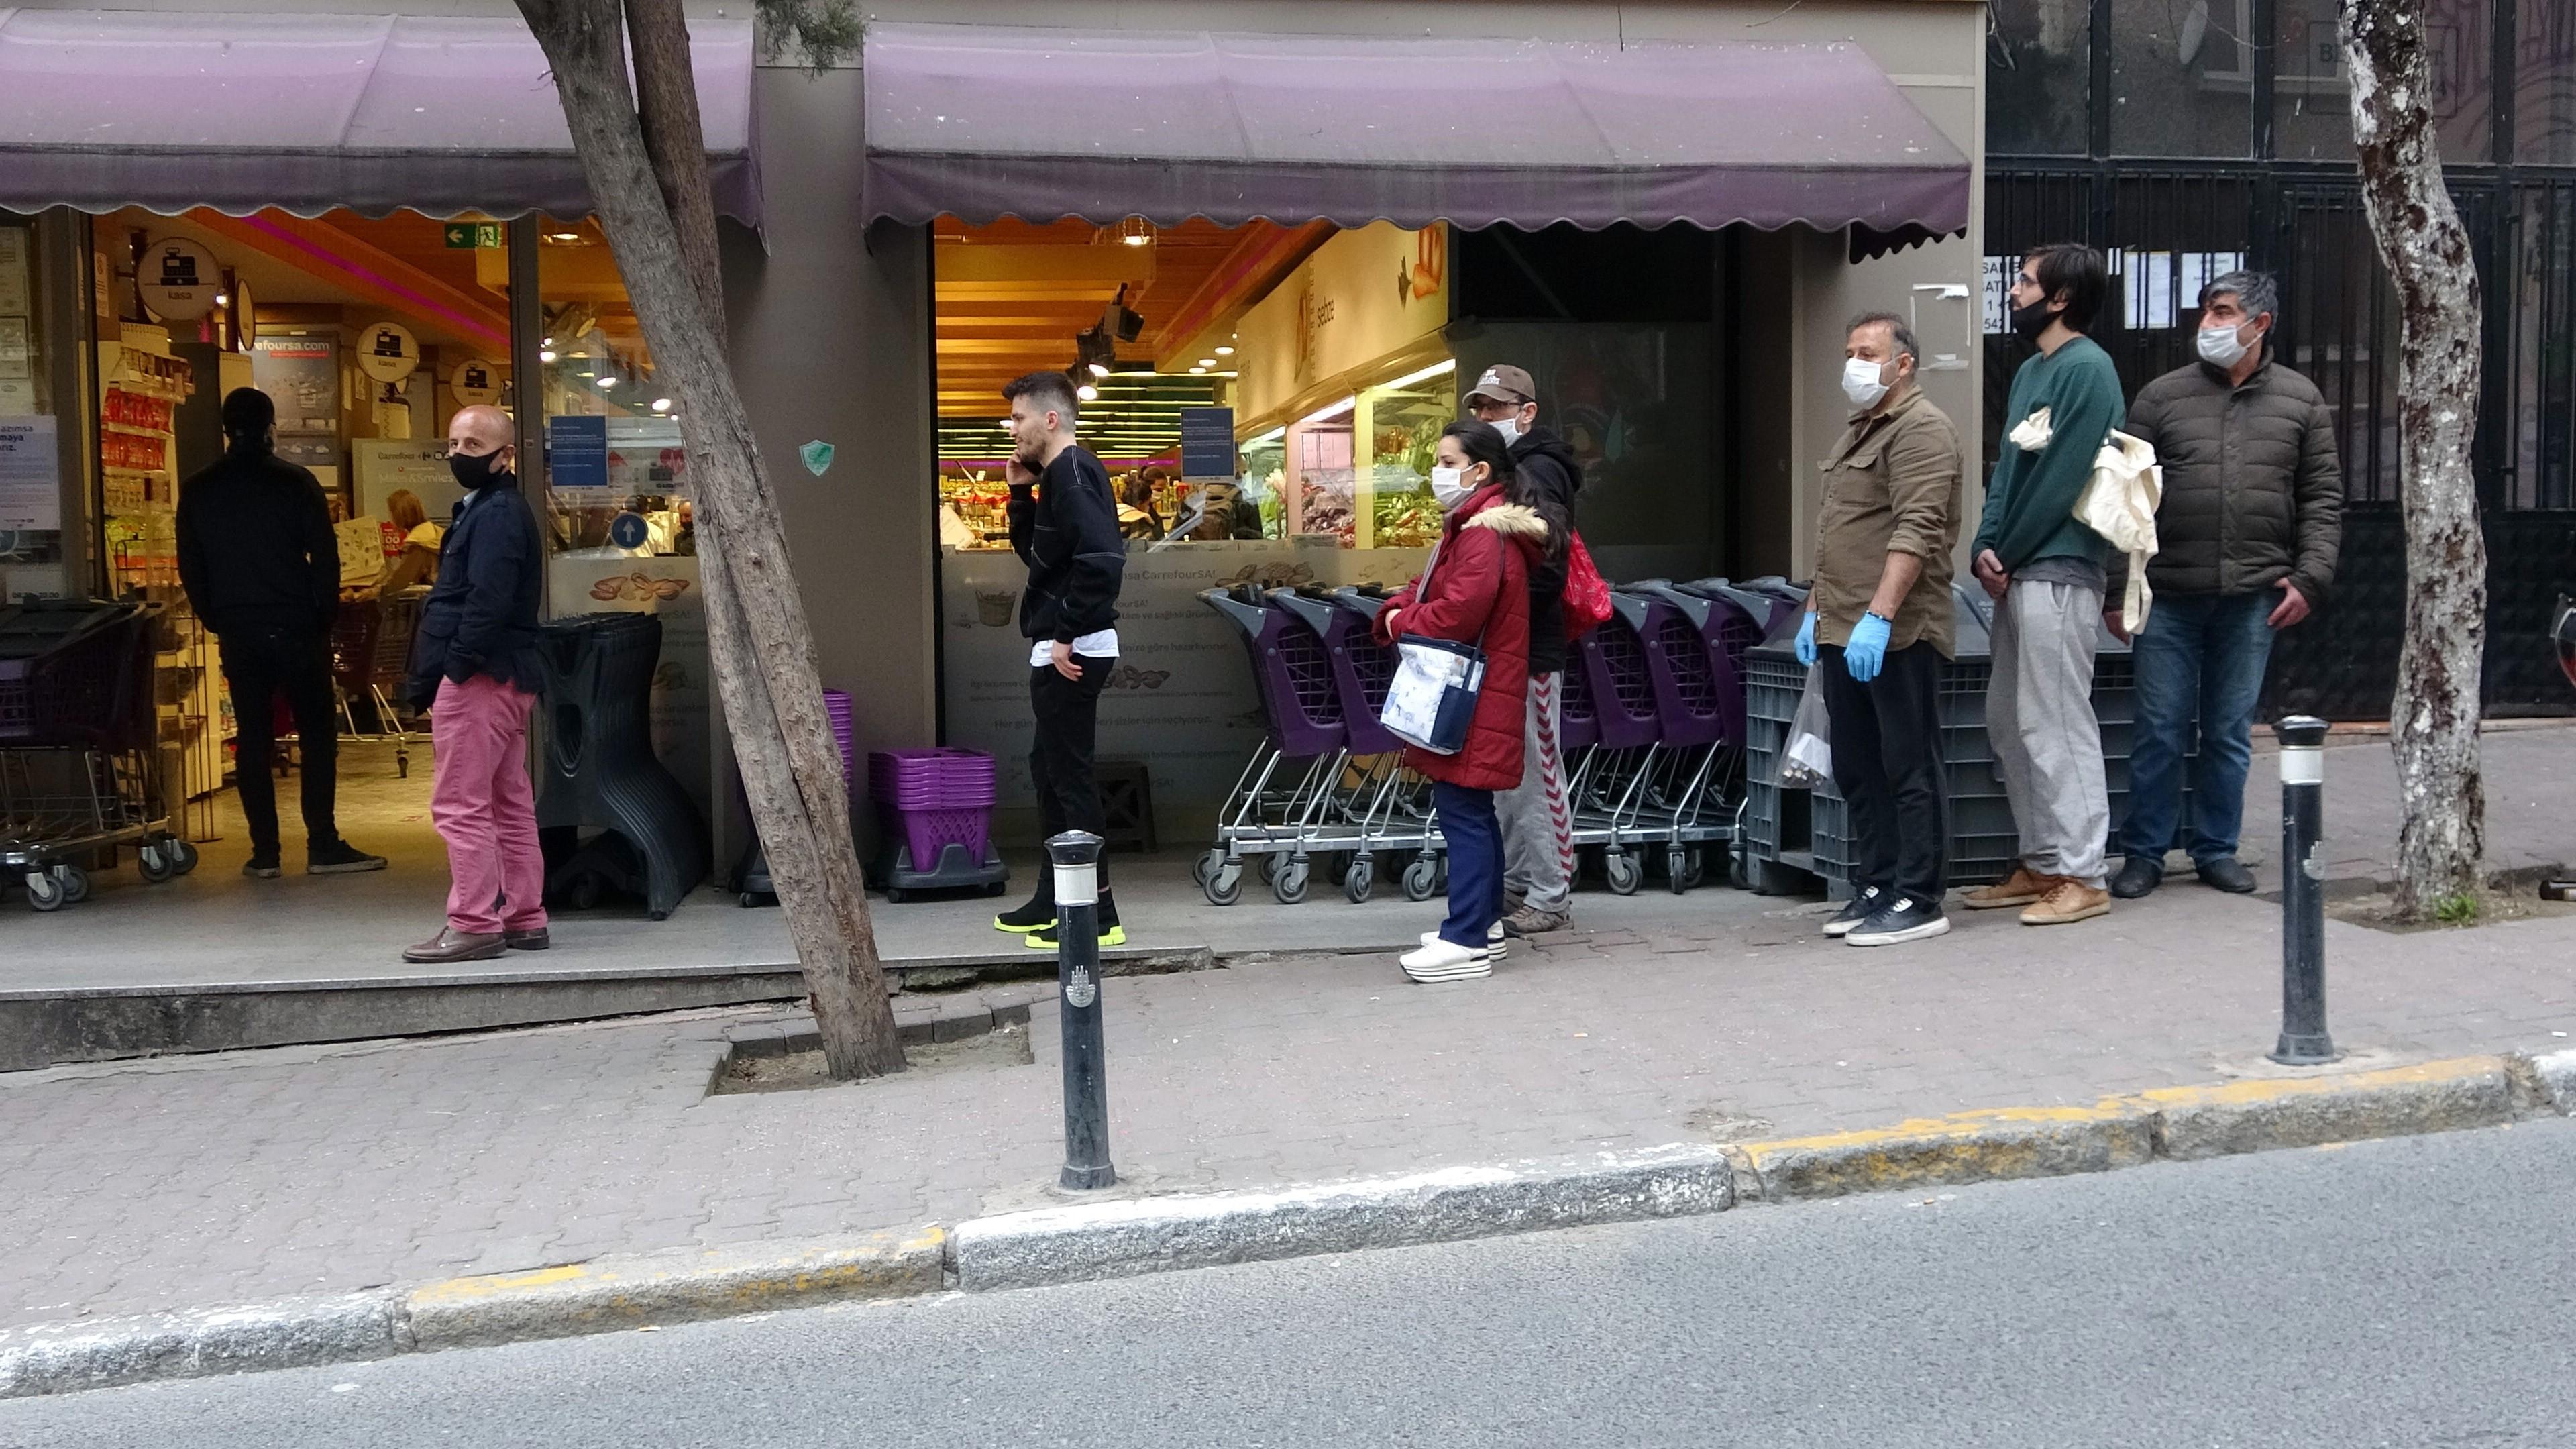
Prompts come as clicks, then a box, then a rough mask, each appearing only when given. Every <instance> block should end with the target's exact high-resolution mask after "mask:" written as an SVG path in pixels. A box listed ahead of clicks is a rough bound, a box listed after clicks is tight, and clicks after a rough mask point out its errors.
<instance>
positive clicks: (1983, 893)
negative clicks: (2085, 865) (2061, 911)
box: [1959, 865, 2058, 911]
mask: <svg viewBox="0 0 2576 1449" xmlns="http://www.w3.org/2000/svg"><path fill="white" fill-rule="evenodd" d="M2057 881H2058V878H2057V877H2056V876H2053V875H2041V874H2040V873H2039V872H2037V871H2035V870H2032V869H2031V868H2030V867H2029V866H2026V865H2016V866H2014V867H2013V873H2012V878H2011V879H2009V880H1999V881H1997V882H1995V883H1994V884H1993V885H1984V886H1979V887H1977V888H1976V889H1975V890H1972V891H1962V892H1960V893H1959V904H1961V905H1963V906H1966V907H1967V908H1968V909H1969V910H1972V911H1991V910H1997V909H1999V908H2001V907H2004V906H2026V905H2029V904H2030V903H2031V902H2033V901H2037V900H2044V899H2046V898H2047V896H2048V893H2049V892H2050V891H2053V890H2055V889H2057Z"/></svg>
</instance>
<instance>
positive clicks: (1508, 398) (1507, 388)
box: [1467, 363, 1538, 407]
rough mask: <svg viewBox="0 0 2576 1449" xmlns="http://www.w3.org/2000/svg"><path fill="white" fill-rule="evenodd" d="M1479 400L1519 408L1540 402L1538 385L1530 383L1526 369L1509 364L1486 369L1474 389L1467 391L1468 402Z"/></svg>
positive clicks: (1500, 364) (1497, 364) (1498, 364)
mask: <svg viewBox="0 0 2576 1449" xmlns="http://www.w3.org/2000/svg"><path fill="white" fill-rule="evenodd" d="M1478 398H1484V399H1485V400H1487V401H1489V402H1499V403H1510V404H1511V405H1512V406H1514V407H1518V406H1520V405H1521V404H1522V403H1525V402H1535V401H1537V400H1538V384H1537V383H1535V382H1532V381H1530V375H1529V373H1528V371H1527V370H1526V369H1523V368H1518V367H1514V366H1512V365H1510V364H1509V363H1496V364H1495V365H1493V366H1492V367H1489V368H1486V369H1485V371H1484V372H1483V374H1482V375H1480V376H1479V377H1478V378H1477V379H1476V385H1475V386H1474V387H1471V388H1469V389H1467V401H1469V402H1474V401H1475V400H1476V399H1478Z"/></svg>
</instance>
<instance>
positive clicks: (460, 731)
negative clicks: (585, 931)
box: [403, 404, 551, 962]
mask: <svg viewBox="0 0 2576 1449" xmlns="http://www.w3.org/2000/svg"><path fill="white" fill-rule="evenodd" d="M513 436H514V434H513V430H512V426H511V422H510V417H509V414H507V413H504V412H502V411H501V410H500V409H499V408H496V407H490V406H485V405H479V404H478V405H476V406H474V407H468V408H459V409H458V410H457V413H456V417H455V420H454V421H453V422H451V423H450V424H449V425H448V430H447V438H448V442H447V466H448V470H449V471H450V472H451V473H453V474H455V476H456V482H457V486H459V487H461V488H463V489H464V490H465V497H464V498H463V499H461V500H459V501H458V503H457V505H456V512H455V516H454V521H453V522H452V523H450V524H449V525H448V529H447V542H446V544H445V545H444V547H443V548H442V549H441V550H440V553H439V564H438V582H437V584H436V585H434V586H433V587H432V588H431V589H430V591H429V597H428V598H427V599H425V600H423V601H422V603H421V606H420V629H419V632H418V633H416V634H414V635H413V636H412V646H411V680H410V684H409V686H408V693H409V694H410V695H411V699H412V703H413V704H415V705H417V706H419V707H421V708H425V709H427V710H428V711H429V729H430V742H431V745H432V747H433V748H434V749H435V751H436V752H437V756H438V774H437V780H436V783H435V784H433V785H432V786H431V788H430V796H429V814H430V819H431V820H432V821H433V822H435V823H436V824H437V826H438V833H439V835H440V837H441V838H442V839H444V840H445V841H446V842H447V872H448V876H449V879H450V882H451V883H450V885H449V887H448V891H447V927H446V929H444V930H442V931H440V932H439V933H438V934H437V935H436V936H433V937H431V938H430V939H428V940H426V941H423V942H421V943H420V944H419V945H417V946H412V947H408V948H406V949H405V950H404V951H403V959H404V960H406V961H424V962H449V961H488V960H490V959H491V958H493V957H495V956H498V955H500V954H501V953H502V952H503V951H505V950H518V951H542V950H544V949H546V947H547V946H548V945H549V944H551V941H550V938H549V937H548V935H547V929H546V901H545V894H546V862H545V856H544V854H543V853H542V852H540V851H539V849H538V848H537V804H536V794H535V791H534V790H533V789H532V788H531V787H530V785H529V783H528V713H529V711H530V710H531V709H532V708H533V707H534V706H535V704H536V701H537V692H538V690H539V689H540V688H542V687H543V685H544V677H543V673H542V667H543V666H542V663H541V661H540V660H539V658H538V654H537V603H538V593H539V590H540V588H541V587H542V581H543V577H544V575H543V566H544V558H543V550H542V548H541V547H540V546H539V540H538V534H537V520H536V518H535V516H534V515H532V514H531V513H529V511H528V503H527V500H526V499H524V498H522V497H520V496H519V479H518V476H517V472H516V464H517V462H518V449H517V447H516V446H514V445H513V443H512V441H511V440H512V437H513Z"/></svg>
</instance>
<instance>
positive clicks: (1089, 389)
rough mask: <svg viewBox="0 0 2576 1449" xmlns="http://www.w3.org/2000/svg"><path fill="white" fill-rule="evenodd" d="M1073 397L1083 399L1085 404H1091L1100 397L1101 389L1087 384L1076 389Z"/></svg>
mask: <svg viewBox="0 0 2576 1449" xmlns="http://www.w3.org/2000/svg"><path fill="white" fill-rule="evenodd" d="M1073 395H1074V396H1075V397H1077V398H1080V399H1082V400H1083V401H1084V402H1090V401H1092V400H1094V399H1096V398H1098V397H1099V396H1100V389H1098V388H1096V387H1093V386H1092V385H1091V384H1090V383H1087V382H1086V383H1084V384H1083V385H1082V386H1080V387H1077V388H1075V389H1074V390H1073Z"/></svg>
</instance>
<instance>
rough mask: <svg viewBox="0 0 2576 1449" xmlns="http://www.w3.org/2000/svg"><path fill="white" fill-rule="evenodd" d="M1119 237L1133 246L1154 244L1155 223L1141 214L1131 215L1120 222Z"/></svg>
mask: <svg viewBox="0 0 2576 1449" xmlns="http://www.w3.org/2000/svg"><path fill="white" fill-rule="evenodd" d="M1118 239H1119V240H1120V241H1122V242H1125V243H1126V244H1127V245H1129V246H1131V247H1144V246H1152V245H1153V244H1154V224H1153V223H1152V222H1150V221H1147V220H1146V219H1145V218H1143V217H1141V216H1131V217H1129V218H1127V219H1126V220H1125V221H1122V222H1120V223H1118Z"/></svg>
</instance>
